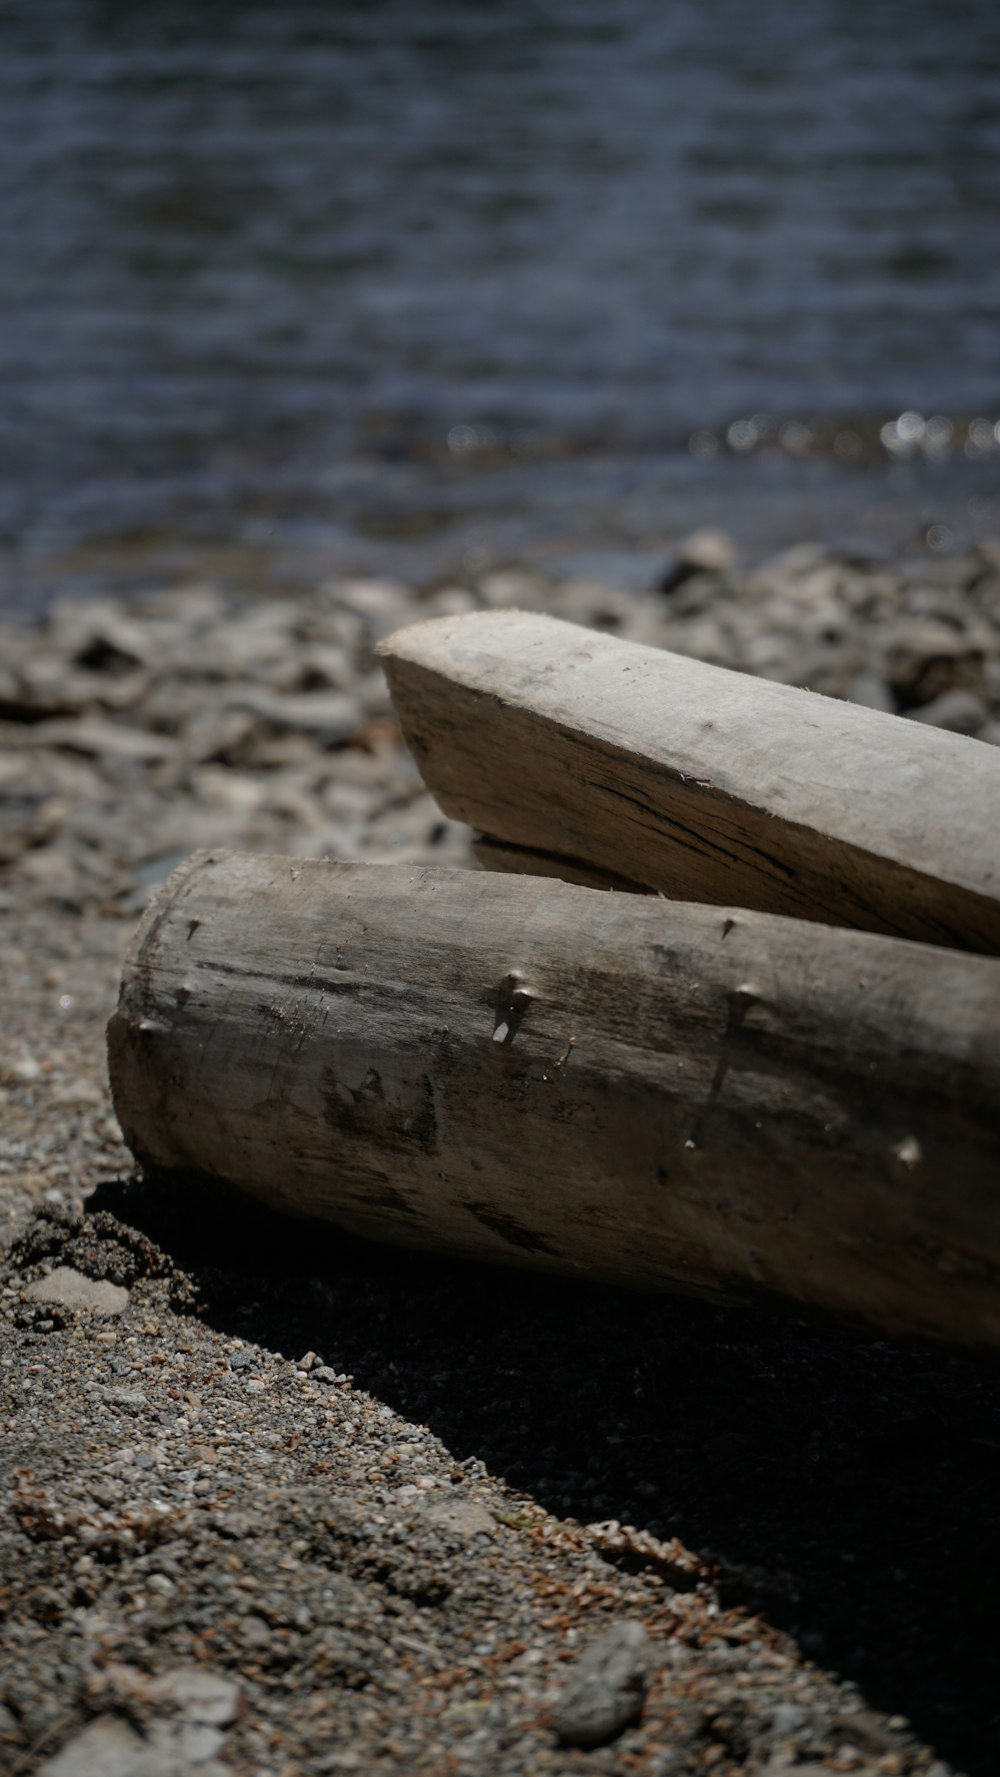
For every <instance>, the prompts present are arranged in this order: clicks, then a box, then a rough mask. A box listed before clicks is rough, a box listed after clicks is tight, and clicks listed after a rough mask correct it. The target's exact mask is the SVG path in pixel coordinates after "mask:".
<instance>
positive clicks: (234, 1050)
mask: <svg viewBox="0 0 1000 1777" xmlns="http://www.w3.org/2000/svg"><path fill="white" fill-rule="evenodd" d="M998 1024H1000V960H995V959H989V958H981V957H970V956H964V955H962V954H961V953H959V952H957V951H951V950H943V949H938V948H935V947H932V946H929V945H923V944H912V943H908V942H903V941H899V940H896V939H891V938H884V937H878V936H873V935H868V934H857V933H850V932H846V931H843V930H837V929H830V928H827V927H823V926H819V925H811V924H808V923H806V922H803V921H799V920H790V919H785V918H782V917H776V916H772V915H767V914H759V913H748V912H741V911H738V910H735V909H724V908H715V907H710V906H705V905H692V904H685V903H676V904H674V903H667V902H664V901H662V900H658V899H656V898H653V897H646V896H633V895H607V894H595V893H593V892H592V891H590V890H588V889H582V888H574V887H570V886H569V885H567V884H564V883H561V882H557V881H546V880H543V879H541V878H534V877H518V876H493V875H485V874H477V873H475V872H462V871H446V870H419V869H416V868H410V867H407V866H398V867H387V866H371V865H369V866H365V865H354V864H350V865H349V864H331V863H324V862H317V861H289V860H288V859H286V858H263V857H241V856H236V855H227V854H224V853H223V854H201V855H198V856H196V857H195V858H193V859H191V860H189V862H188V863H187V864H185V865H184V866H182V867H181V869H179V870H178V871H176V872H175V873H174V875H173V876H172V877H171V878H170V880H169V882H168V883H167V884H166V885H165V887H164V888H163V890H162V891H161V892H160V894H159V895H158V897H157V898H156V900H155V901H154V903H153V904H152V906H151V908H150V910H149V912H148V913H147V915H146V917H145V919H144V921H143V923H142V926H141V927H140V929H139V932H138V934H137V936H136V938H135V940H134V942H133V944H132V947H131V949H130V952H129V955H128V959H127V961H126V965H125V970H124V976H123V981H122V988H121V998H120V1003H119V1007H118V1010H117V1012H116V1014H115V1016H114V1017H113V1019H112V1021H111V1025H110V1027H109V1055H110V1069H111V1082H112V1089H113V1093H114V1100H115V1108H116V1110H117V1113H118V1116H119V1119H120V1121H121V1124H122V1127H123V1129H124V1131H125V1135H126V1139H127V1140H128V1142H129V1144H130V1146H131V1147H132V1149H133V1151H134V1153H135V1154H136V1156H137V1158H138V1159H139V1160H140V1161H141V1162H142V1164H143V1165H144V1166H146V1167H147V1168H149V1169H151V1170H153V1171H156V1172H159V1173H161V1174H165V1175H169V1174H170V1173H180V1172H185V1173H189V1172H195V1173H200V1174H205V1175H208V1176H210V1177H215V1178H219V1179H224V1180H227V1181H229V1182H230V1183H231V1184H233V1185H236V1186H238V1187H241V1188H243V1189H245V1190H246V1191H248V1192H251V1193H252V1194H253V1195H254V1196H255V1197H258V1198H260V1199H263V1200H264V1201H265V1202H266V1203H268V1204H270V1205H272V1206H273V1207H275V1208H278V1209H283V1210H288V1211H292V1212H294V1213H295V1214H298V1215H305V1216H317V1217H324V1218H326V1219H328V1220H330V1221H332V1222H334V1223H336V1224H338V1225H339V1226H340V1227H342V1228H345V1229H348V1230H350V1231H352V1232H354V1233H357V1234H361V1235H365V1236H369V1237H372V1238H375V1239H380V1240H386V1241H391V1242H394V1243H396V1244H398V1245H404V1246H412V1247H420V1248H425V1249H434V1250H437V1251H443V1252H452V1253H456V1254H463V1255H467V1256H469V1257H472V1258H479V1259H488V1260H494V1261H500V1262H506V1263H514V1264H520V1265H530V1266H533V1267H535V1268H542V1269H547V1270H553V1271H561V1272H568V1273H570V1274H573V1275H576V1276H579V1277H593V1278H601V1279H612V1280H616V1281H619V1282H622V1283H627V1284H631V1285H636V1286H639V1287H645V1288H649V1287H679V1288H681V1289H686V1290H689V1291H693V1292H697V1293H700V1294H703V1295H709V1296H715V1297H717V1298H719V1299H733V1298H741V1297H748V1296H751V1295H753V1294H755V1293H756V1294H766V1295H770V1296H772V1297H773V1296H780V1297H784V1298H785V1299H787V1300H790V1301H792V1302H794V1303H799V1304H809V1305H812V1306H815V1307H817V1308H822V1309H827V1310H833V1311H836V1312H837V1313H840V1314H842V1315H844V1316H848V1317H850V1318H852V1319H854V1320H856V1321H861V1322H866V1323H868V1324H869V1325H874V1326H877V1327H879V1328H882V1329H884V1330H885V1331H887V1332H889V1333H893V1334H912V1335H919V1336H941V1337H945V1338H951V1339H955V1340H958V1341H962V1342H965V1343H967V1344H971V1345H980V1346H994V1347H995V1346H998V1345H1000V1291H998V1287H997V1268H998V1266H1000V1188H998V1187H1000V1164H998V1163H1000V1043H998V1041H997V1032H998ZM164 1188H169V1179H167V1181H166V1182H165V1186H164Z"/></svg>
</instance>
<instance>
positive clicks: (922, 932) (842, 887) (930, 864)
mask: <svg viewBox="0 0 1000 1777" xmlns="http://www.w3.org/2000/svg"><path fill="white" fill-rule="evenodd" d="M381 655H382V661H383V665H384V667H385V671H386V675H387V677H388V680H389V686H390V689H391V692H392V697H393V702H394V704H395V706H396V710H397V712H398V714H399V718H400V721H401V723H402V727H403V732H404V734H405V736H406V739H407V741H408V743H409V745H410V747H411V749H412V751H413V753H414V756H415V758H416V760H417V763H418V765H419V767H420V770H421V772H422V773H423V776H424V778H425V781H426V782H427V784H428V786H429V788H430V789H431V790H432V791H433V793H434V795H435V796H436V797H437V799H438V801H439V802H440V804H441V806H442V808H443V809H444V810H445V812H446V814H448V815H450V816H452V817H453V818H454V819H456V820H462V821H468V822H469V823H470V824H471V825H472V826H473V827H476V828H478V829H479V830H480V831H481V832H482V833H484V834H487V835H488V836H489V837H491V838H493V839H496V840H500V841H504V842H506V843H508V844H511V845H515V846H523V847H526V848H528V849H530V850H535V851H541V852H547V853H549V854H553V853H555V854H559V855H560V856H562V857H565V858H567V859H571V860H574V861H575V863H576V864H583V865H589V866H591V867H592V868H595V869H597V870H598V871H612V872H614V873H615V874H616V875H617V876H619V877H623V878H626V879H630V880H632V881H634V882H636V883H639V884H641V885H643V886H644V887H646V888H652V889H659V890H661V891H662V892H663V893H665V894H668V895H672V896H675V897H677V898H680V899H684V900H696V901H708V902H715V903H722V902H736V903H738V904H739V905H741V906H744V907H751V908H757V909H760V910H762V911H765V912H773V913H787V914H791V915H793V916H796V917H798V918H801V919H813V920H820V921H822V922H824V923H828V924H836V925H844V926H852V927H855V928H859V929H862V930H865V931H876V932H886V933H891V934H893V935H895V936H900V937H908V938H919V939H924V940H926V941H928V942H930V943H935V944H945V945H953V946H955V947H956V948H960V949H971V950H980V951H984V952H988V953H996V952H997V951H998V950H1000V838H998V833H1000V749H998V748H996V747H989V746H986V745H984V744H983V743H982V742H980V741H976V740H970V739H968V738H966V737H965V736H962V735H955V734H946V733H943V732H942V731H940V730H938V729H932V728H928V727H926V726H924V725H922V724H920V723H917V722H906V721H903V720H902V719H901V718H900V717H897V716H887V715H885V714H884V713H882V712H881V711H877V710H868V709H860V708H858V707H857V706H856V705H850V704H844V703H838V702H837V701H835V700H834V699H832V698H826V697H820V696H818V695H817V694H815V693H813V692H809V691H800V690H797V689H795V688H794V687H790V686H787V685H776V684H772V683H770V682H768V681H767V680H763V679H755V678H751V677H749V676H747V675H745V674H742V673H734V672H729V671H727V670H726V669H725V668H722V667H715V666H705V665H703V664H702V663H701V662H699V661H694V660H689V659H686V658H683V657H681V656H679V655H674V654H668V653H665V652H663V651H661V650H659V649H654V648H644V647H640V646H639V645H637V644H636V643H633V642H623V641H619V640H617V639H616V638H614V637H610V636H604V635H598V634H595V633H593V632H592V631H589V630H584V629H580V628H578V627H577V626H576V625H574V624H569V623H562V622H559V621H558V620H556V619H555V618H550V617H538V616H532V615H530V614H528V613H524V612H518V611H499V612H481V613H475V614H472V615H469V616H463V617H444V618H436V619H433V620H431V621H430V622H426V623H420V624H414V625H413V626H411V627H410V628H408V629H404V630H400V631H398V632H397V633H396V634H395V635H394V636H392V637H390V638H389V640H388V641H386V642H384V643H383V644H382V647H381Z"/></svg>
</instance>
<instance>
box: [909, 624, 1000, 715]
mask: <svg viewBox="0 0 1000 1777" xmlns="http://www.w3.org/2000/svg"><path fill="white" fill-rule="evenodd" d="M885 677H886V680H887V682H888V683H889V684H890V685H891V686H892V689H893V691H894V692H895V694H896V699H897V702H898V704H899V706H900V708H901V709H907V710H908V709H913V708H916V707H918V706H920V705H923V704H928V703H930V702H931V701H932V700H933V699H935V698H937V697H939V696H940V695H941V694H942V693H943V692H946V691H953V690H962V691H972V692H976V693H978V692H979V691H980V690H981V688H982V683H983V652H982V649H981V648H979V647H978V646H977V645H976V644H975V643H974V642H971V641H970V640H969V639H968V638H967V637H966V636H963V635H961V634H960V633H959V631H958V630H956V629H952V628H951V626H950V625H949V624H946V623H940V622H936V621H934V620H933V619H932V618H922V619H918V620H913V621H909V622H903V623H900V624H897V625H896V626H895V627H894V628H893V630H892V631H891V633H890V635H889V637H888V642H887V646H886V650H885Z"/></svg>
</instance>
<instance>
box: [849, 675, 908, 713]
mask: <svg viewBox="0 0 1000 1777" xmlns="http://www.w3.org/2000/svg"><path fill="white" fill-rule="evenodd" d="M847 696H848V699H849V701H850V702H851V703H859V704H861V705H862V707H863V708H864V709H866V710H885V712H886V714H887V715H891V714H892V713H893V712H894V710H895V708H896V700H895V698H894V697H893V695H892V692H891V691H890V690H889V687H888V685H886V684H885V683H884V681H883V680H882V679H880V678H879V676H878V674H877V673H858V675H857V677H856V678H854V679H852V680H851V682H850V684H849V685H848V687H847Z"/></svg>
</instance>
